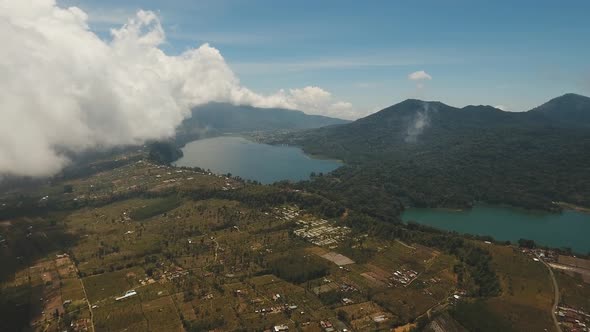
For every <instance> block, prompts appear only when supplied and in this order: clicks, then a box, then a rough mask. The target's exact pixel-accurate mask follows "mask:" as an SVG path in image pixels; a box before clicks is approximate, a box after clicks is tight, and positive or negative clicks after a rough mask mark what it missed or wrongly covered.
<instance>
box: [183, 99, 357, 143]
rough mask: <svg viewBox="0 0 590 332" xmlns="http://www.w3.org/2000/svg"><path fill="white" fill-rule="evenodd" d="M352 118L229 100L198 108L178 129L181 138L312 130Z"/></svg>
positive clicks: (341, 122)
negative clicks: (239, 104) (339, 117)
mask: <svg viewBox="0 0 590 332" xmlns="http://www.w3.org/2000/svg"><path fill="white" fill-rule="evenodd" d="M348 122H350V121H346V120H342V119H336V118H330V117H326V116H321V115H309V114H305V113H303V112H301V111H293V110H287V109H280V108H257V107H252V106H236V105H232V104H227V103H210V104H206V105H202V106H198V107H195V108H194V109H193V110H192V116H191V117H190V118H188V119H186V120H185V121H184V122H183V123H182V124H181V125H180V127H179V128H178V130H177V136H178V137H179V140H181V141H187V140H190V139H194V138H198V137H199V136H207V135H216V134H224V133H240V132H252V131H272V130H285V129H310V128H319V127H324V126H330V125H336V124H344V123H348Z"/></svg>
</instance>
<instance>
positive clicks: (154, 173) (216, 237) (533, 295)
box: [0, 160, 587, 331]
mask: <svg viewBox="0 0 590 332" xmlns="http://www.w3.org/2000/svg"><path fill="white" fill-rule="evenodd" d="M27 195H28V196H27V197H29V200H28V201H27V202H28V203H26V202H25V203H26V204H32V205H31V206H33V207H34V209H32V210H31V211H32V212H31V213H28V214H27V213H21V214H18V213H14V212H11V214H10V217H9V218H5V220H3V221H2V228H0V230H1V234H0V235H2V237H3V239H6V241H5V242H4V244H3V246H2V248H1V249H0V250H2V255H1V256H0V257H1V260H2V261H1V263H2V264H3V266H6V267H7V269H4V270H3V271H2V278H1V279H0V281H1V283H2V288H1V291H2V293H1V294H2V301H0V305H1V306H2V309H3V315H4V314H8V315H10V317H12V318H11V319H10V320H6V319H4V318H3V319H2V320H0V321H1V322H2V324H3V325H1V326H0V327H1V329H2V331H5V330H6V331H18V330H35V331H61V330H64V329H65V330H69V331H123V330H126V331H202V330H213V329H218V330H228V331H231V330H244V331H260V330H265V329H270V328H272V327H273V326H285V327H288V328H289V329H293V330H295V329H299V330H304V331H320V330H326V331H329V330H330V329H335V330H343V329H349V330H351V329H352V330H358V331H364V330H388V329H389V328H392V327H400V326H415V327H416V326H417V328H422V327H423V326H426V324H424V321H426V322H428V320H429V319H431V318H432V319H434V320H433V322H434V323H433V324H439V325H440V326H460V325H459V324H463V325H464V326H465V327H467V328H470V327H471V325H470V324H473V322H474V318H475V319H481V317H484V316H485V315H489V317H494V319H496V320H497V324H498V325H497V326H502V327H505V326H508V327H511V328H514V329H515V330H519V329H521V328H523V327H524V326H535V327H536V328H538V329H541V330H542V329H543V328H547V327H549V328H550V327H551V326H552V325H551V316H550V310H551V299H552V297H551V296H552V288H551V283H550V281H549V279H548V278H549V277H548V275H547V272H546V270H545V268H544V267H543V265H542V264H540V263H538V262H534V261H532V260H531V259H530V257H528V256H526V255H525V254H523V253H522V252H520V251H519V250H518V249H517V248H515V247H512V246H506V245H497V244H483V242H479V241H474V240H473V241H472V240H465V241H467V242H466V244H465V245H470V246H473V247H474V248H481V249H482V250H485V251H486V252H489V253H490V257H491V262H492V263H491V264H492V267H493V270H494V271H495V273H496V274H497V275H498V279H499V283H500V287H501V294H500V295H499V296H492V297H484V298H480V297H479V296H478V295H477V294H476V293H474V292H471V291H469V290H467V289H466V288H465V287H467V288H469V287H471V286H472V284H473V283H475V282H476V281H474V280H472V279H470V272H469V270H465V271H464V272H461V273H462V275H461V276H459V275H458V273H457V269H458V267H460V266H463V265H462V261H461V259H460V257H462V256H460V255H458V254H456V253H453V252H451V251H449V250H445V248H444V247H440V248H439V247H434V246H427V245H424V244H422V243H421V242H424V241H407V240H405V241H406V242H403V241H400V239H398V238H395V237H387V236H375V235H369V234H368V232H367V231H366V230H364V229H363V228H362V227H357V226H356V225H354V224H351V221H350V219H349V218H350V217H348V214H334V213H332V211H334V209H333V208H332V205H330V204H332V203H330V202H327V201H326V200H325V199H323V198H317V197H316V196H313V194H309V193H298V192H296V191H293V190H291V189H289V188H280V187H273V186H260V185H256V184H251V183H247V182H244V181H242V180H241V179H236V178H231V177H228V176H225V175H216V174H211V173H209V172H206V171H203V170H199V169H186V168H185V169H178V168H174V167H169V166H162V165H156V164H151V163H149V162H148V161H145V160H133V161H130V162H128V163H126V164H124V165H122V166H119V167H116V168H114V169H110V170H103V171H101V172H98V173H96V174H93V175H90V176H86V177H82V178H76V179H69V180H61V181H54V182H52V183H48V184H45V185H43V186H42V187H41V188H39V189H38V190H37V191H35V192H28V193H27ZM44 197H47V198H44ZM277 197H279V198H280V199H278V198H277ZM19 199H20V200H21V201H22V197H21V198H19V196H18V195H17V194H15V193H11V194H8V195H5V196H4V197H3V198H2V201H3V202H5V203H4V204H7V205H8V206H10V205H11V204H15V202H17V201H18V200H19ZM310 202H311V203H310ZM25 203H22V202H21V204H25ZM314 204H315V205H314ZM38 210H39V211H40V212H39V211H38ZM9 211H14V210H9ZM33 212H34V213H33ZM37 212H38V213H37ZM412 234H413V235H412V236H414V237H415V238H418V236H417V234H422V233H417V232H416V231H414V232H413V233H412ZM420 236H422V235H420ZM428 236H431V235H428ZM436 236H438V235H436ZM426 238H427V239H428V238H429V237H426ZM410 239H411V238H410ZM470 241H471V242H470ZM559 276H560V282H561V283H563V284H564V285H569V286H567V287H564V288H563V289H564V290H563V291H564V294H563V298H564V300H565V301H567V302H568V303H571V304H572V305H578V306H582V307H583V306H585V305H587V303H585V302H584V298H583V296H579V295H577V294H578V293H577V292H575V291H573V290H572V287H574V286H575V287H582V288H583V289H584V290H586V289H587V286H578V285H580V284H581V283H583V282H581V281H580V280H578V279H575V280H573V279H571V278H572V277H569V276H567V275H559ZM568 278H570V279H568ZM459 299H460V300H459ZM457 307H459V308H464V309H465V310H463V311H462V314H457V313H455V314H453V312H456V311H454V310H455V308H457ZM506 308H509V309H508V310H507V309H506ZM447 311H448V312H451V313H452V315H450V316H449V315H448V314H446V312H447ZM441 313H445V314H444V316H439V315H440V314H441ZM437 317H442V318H437ZM437 319H438V320H437ZM7 322H10V323H7ZM416 322H420V324H418V325H416ZM436 322H438V323H436ZM475 322H477V320H475ZM412 324H413V325H412ZM428 326H431V325H428ZM432 326H434V325H432ZM437 326H438V325H437Z"/></svg>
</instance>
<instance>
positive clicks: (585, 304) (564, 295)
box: [554, 271, 590, 312]
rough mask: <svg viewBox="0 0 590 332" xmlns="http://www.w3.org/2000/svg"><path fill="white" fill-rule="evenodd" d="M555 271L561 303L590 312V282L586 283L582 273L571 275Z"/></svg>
mask: <svg viewBox="0 0 590 332" xmlns="http://www.w3.org/2000/svg"><path fill="white" fill-rule="evenodd" d="M554 273H555V278H556V279H557V284H558V285H559V292H560V296H561V299H560V302H561V304H563V305H566V306H570V307H573V308H576V309H581V310H583V311H585V312H590V284H588V283H585V282H584V280H583V279H582V277H581V276H580V275H574V276H570V275H568V274H566V273H564V272H561V271H555V272H554Z"/></svg>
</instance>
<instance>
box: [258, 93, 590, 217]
mask: <svg viewBox="0 0 590 332" xmlns="http://www.w3.org/2000/svg"><path fill="white" fill-rule="evenodd" d="M268 142H270V143H281V144H290V145H297V146H301V147H302V148H303V149H304V150H305V151H306V152H308V153H311V154H319V155H323V156H328V157H333V158H337V159H341V160H343V161H345V163H346V166H345V167H342V168H340V169H338V170H337V171H335V172H334V173H332V174H330V175H328V176H324V177H316V178H314V179H313V181H311V182H310V183H309V184H308V187H309V188H310V189H312V190H320V189H321V188H323V189H321V190H324V191H325V190H327V191H329V192H331V194H332V195H336V196H345V197H346V199H347V200H348V201H349V203H351V204H352V205H355V206H357V207H358V208H360V209H364V210H366V211H370V210H372V211H381V213H382V215H381V217H384V216H391V217H392V218H394V219H395V218H396V217H398V216H399V214H400V213H401V211H402V210H403V208H404V206H418V207H452V208H465V207H469V206H471V205H473V204H476V203H477V202H488V203H501V204H510V205H515V206H521V207H525V208H531V209H546V210H558V209H559V205H557V204H556V202H558V201H559V202H567V203H571V204H575V205H581V206H586V207H587V206H590V167H589V166H588V165H590V98H588V97H585V96H581V95H576V94H566V95H563V96H561V97H558V98H555V99H552V100H550V101H548V102H547V103H545V104H543V105H541V106H539V107H536V108H534V109H532V110H530V111H527V112H504V111H502V110H499V109H496V108H493V107H490V106H467V107H464V108H456V107H452V106H448V105H445V104H443V103H440V102H428V101H421V100H415V99H409V100H406V101H403V102H401V103H399V104H396V105H393V106H391V107H388V108H385V109H383V110H381V111H379V112H377V113H374V114H372V115H369V116H367V117H365V118H362V119H359V120H357V121H354V122H352V123H349V124H343V125H338V126H331V127H325V128H319V129H312V130H305V131H300V132H294V133H289V134H286V135H283V136H280V137H278V138H277V137H276V136H274V137H273V140H269V141H268ZM326 188H327V189H326ZM355 203H356V204H355Z"/></svg>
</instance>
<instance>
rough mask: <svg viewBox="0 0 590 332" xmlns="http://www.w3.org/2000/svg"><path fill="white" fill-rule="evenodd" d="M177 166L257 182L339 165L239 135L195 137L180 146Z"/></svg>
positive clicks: (290, 177) (299, 176)
mask: <svg viewBox="0 0 590 332" xmlns="http://www.w3.org/2000/svg"><path fill="white" fill-rule="evenodd" d="M182 152H183V153H184V156H183V157H182V158H181V159H179V160H178V161H176V163H175V165H177V166H188V167H200V168H203V169H210V170H211V171H212V172H214V173H221V174H227V173H231V174H232V175H233V176H236V175H238V176H240V177H242V178H244V179H250V180H256V181H260V182H261V183H273V182H276V181H280V180H293V181H298V180H305V179H308V178H309V175H310V173H311V172H316V173H319V172H323V173H328V172H330V171H333V170H334V169H336V168H338V167H340V166H342V163H340V162H338V161H335V160H325V159H314V158H311V157H309V156H307V155H306V154H305V153H303V151H302V150H301V149H299V148H296V147H289V146H274V145H268V144H259V143H255V142H252V141H249V140H247V139H244V138H241V137H233V136H222V137H214V138H208V139H202V140H197V141H193V142H190V143H188V144H187V145H186V146H185V147H184V148H182Z"/></svg>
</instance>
